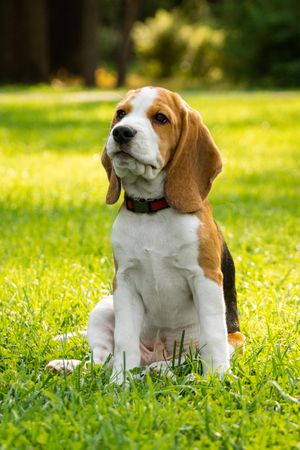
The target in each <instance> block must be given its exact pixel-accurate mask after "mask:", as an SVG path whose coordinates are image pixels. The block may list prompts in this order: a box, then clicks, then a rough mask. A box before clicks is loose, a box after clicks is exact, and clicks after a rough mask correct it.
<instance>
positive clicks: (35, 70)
mask: <svg viewBox="0 0 300 450" xmlns="http://www.w3.org/2000/svg"><path fill="white" fill-rule="evenodd" d="M47 23H48V20H47V6H46V2H45V0H39V1H35V0H10V1H7V0H0V52H1V58H0V59H1V63H0V80H1V81H2V82H10V83H11V82H13V83H15V82H21V83H26V82H28V83H34V82H38V81H48V78H49V51H48V33H47V30H48V26H47Z"/></svg>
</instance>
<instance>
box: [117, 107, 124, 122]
mask: <svg viewBox="0 0 300 450" xmlns="http://www.w3.org/2000/svg"><path fill="white" fill-rule="evenodd" d="M125 116H126V112H125V111H124V109H118V111H117V118H118V119H119V120H121V119H123V117H125Z"/></svg>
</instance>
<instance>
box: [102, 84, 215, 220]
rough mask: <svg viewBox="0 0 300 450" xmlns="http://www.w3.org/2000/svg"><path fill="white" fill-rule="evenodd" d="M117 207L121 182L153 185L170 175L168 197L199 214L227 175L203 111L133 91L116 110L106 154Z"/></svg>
mask: <svg viewBox="0 0 300 450" xmlns="http://www.w3.org/2000/svg"><path fill="white" fill-rule="evenodd" d="M102 163H103V165H104V167H105V169H106V172H107V175H108V178H109V181H110V185H109V189H108V193H107V197H106V202H107V203H109V204H112V203H115V202H116V201H117V200H118V198H119V196H120V191H121V183H120V179H122V178H124V177H131V178H132V179H133V180H134V179H135V178H137V177H142V178H144V179H145V180H148V181H149V182H151V180H153V179H155V178H156V177H157V176H158V174H159V173H160V172H161V171H162V170H165V171H166V182H165V196H166V198H167V201H168V202H169V204H170V205H171V206H173V207H174V208H176V209H178V210H179V211H182V212H195V211H197V210H199V209H200V208H201V204H202V201H203V200H204V199H205V198H206V197H207V195H208V193H209V191H210V188H211V184H212V181H213V179H214V178H215V177H216V175H217V174H218V173H219V172H220V171H221V168H222V163H221V157H220V153H219V151H218V149H217V147H216V145H215V143H214V141H213V139H212V137H211V135H210V133H209V131H208V129H207V128H206V126H205V125H204V124H203V121H202V119H201V117H200V115H199V113H198V112H197V111H195V110H194V109H192V108H190V107H189V106H188V105H187V104H186V103H185V102H184V101H183V100H182V98H181V97H180V96H179V95H178V94H175V93H173V92H170V91H168V90H166V89H163V88H152V87H146V88H143V89H138V90H135V91H129V92H128V94H127V95H126V97H125V99H124V100H123V101H121V102H120V103H119V104H118V105H117V108H116V112H115V115H114V118H113V121H112V124H111V130H110V134H109V136H108V140H107V142H106V146H105V149H104V152H103V154H102Z"/></svg>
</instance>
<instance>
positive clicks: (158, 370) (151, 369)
mask: <svg viewBox="0 0 300 450" xmlns="http://www.w3.org/2000/svg"><path fill="white" fill-rule="evenodd" d="M146 373H150V374H154V375H165V376H167V377H169V378H171V379H172V380H174V379H175V375H174V373H173V371H172V368H171V363H170V362H168V361H157V362H154V363H152V364H150V365H149V366H147V367H145V369H143V371H142V374H143V375H145V374H146Z"/></svg>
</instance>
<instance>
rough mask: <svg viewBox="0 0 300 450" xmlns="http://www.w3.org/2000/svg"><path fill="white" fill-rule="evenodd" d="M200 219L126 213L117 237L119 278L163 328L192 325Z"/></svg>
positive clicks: (121, 216)
mask: <svg viewBox="0 0 300 450" xmlns="http://www.w3.org/2000/svg"><path fill="white" fill-rule="evenodd" d="M200 224H201V223H200V221H199V219H198V218H197V217H196V216H194V215H190V214H180V213H178V212H176V211H174V210H173V209H167V210H164V211H160V212H159V213H156V214H151V215H146V214H135V213H132V212H130V211H127V210H124V209H123V210H121V212H120V214H119V216H118V217H117V219H116V221H115V223H114V226H113V234H112V243H113V249H114V255H115V258H116V261H117V266H118V275H117V276H126V278H127V279H129V281H130V283H131V285H132V286H133V287H134V289H135V291H136V292H137V293H138V294H139V295H140V296H141V299H142V301H143V303H144V307H145V313H146V321H148V323H149V324H150V325H153V326H158V327H166V326H170V327H172V328H173V327H177V326H181V325H186V324H187V323H193V321H194V320H195V314H196V312H195V307H194V304H193V301H192V293H191V290H190V287H189V279H190V277H193V276H194V275H195V274H196V273H198V272H199V270H200V267H199V265H198V233H197V231H198V229H199V226H200Z"/></svg>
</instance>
